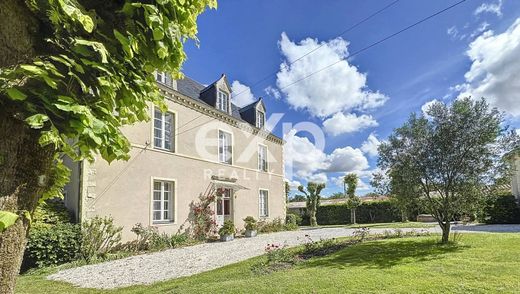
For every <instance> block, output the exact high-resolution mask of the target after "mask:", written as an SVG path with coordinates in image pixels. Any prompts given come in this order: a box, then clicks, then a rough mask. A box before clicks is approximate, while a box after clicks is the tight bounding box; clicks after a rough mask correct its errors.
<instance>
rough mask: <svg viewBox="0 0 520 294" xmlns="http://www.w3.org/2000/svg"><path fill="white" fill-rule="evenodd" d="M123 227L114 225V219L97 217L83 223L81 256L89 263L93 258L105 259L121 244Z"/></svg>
mask: <svg viewBox="0 0 520 294" xmlns="http://www.w3.org/2000/svg"><path fill="white" fill-rule="evenodd" d="M122 230H123V227H117V226H115V225H114V219H113V218H112V217H103V218H102V217H99V216H96V217H94V218H92V219H90V220H88V221H85V222H83V224H82V226H81V235H82V244H81V256H82V257H83V258H84V259H85V260H87V261H89V260H91V259H92V258H105V257H106V255H107V253H109V252H110V251H112V250H113V249H114V248H116V247H117V246H118V245H119V242H121V231H122Z"/></svg>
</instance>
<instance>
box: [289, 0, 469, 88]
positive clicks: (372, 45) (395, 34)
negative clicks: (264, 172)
mask: <svg viewBox="0 0 520 294" xmlns="http://www.w3.org/2000/svg"><path fill="white" fill-rule="evenodd" d="M465 1H466V0H461V1H459V2H457V3H455V4H452V5H450V6H448V7H446V8H444V9H442V10H439V11H437V12H435V13H434V14H431V15H429V16H427V17H425V18H423V19H421V20H419V21H417V22H414V23H413V24H411V25H409V26H407V27H405V28H403V29H401V30H399V31H397V32H395V33H393V34H390V35H388V36H386V37H384V38H383V39H380V40H379V41H377V42H374V43H372V44H370V45H368V46H366V47H363V48H361V49H359V50H357V51H355V52H354V53H352V54H350V55H349V56H347V58H350V57H353V56H355V55H358V54H359V53H361V52H364V51H366V50H368V49H370V48H372V47H374V46H377V45H379V44H381V43H383V42H384V41H386V40H389V39H391V38H393V37H395V36H397V35H399V34H401V33H403V32H405V31H407V30H409V29H411V28H413V27H415V26H417V25H419V24H421V23H423V22H425V21H427V20H429V19H431V18H434V17H435V16H437V15H439V14H441V13H444V12H446V11H448V10H450V9H452V8H454V7H456V6H458V5H460V4H462V3H463V2H465ZM344 60H345V58H341V59H340V60H338V61H336V62H334V63H331V64H329V65H327V66H325V67H322V68H320V69H319V70H317V71H315V72H312V73H310V74H308V75H306V76H304V77H303V78H300V79H298V80H296V81H294V82H292V83H290V84H289V85H286V86H284V87H282V88H280V90H283V89H287V88H289V87H290V86H292V85H294V84H297V83H299V82H301V81H303V80H305V79H307V78H309V77H311V76H313V75H315V74H317V73H319V72H322V71H324V70H326V69H328V68H330V67H332V66H334V65H336V64H338V63H340V62H341V61H344Z"/></svg>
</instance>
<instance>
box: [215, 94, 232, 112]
mask: <svg viewBox="0 0 520 294" xmlns="http://www.w3.org/2000/svg"><path fill="white" fill-rule="evenodd" d="M216 107H217V109H218V110H222V111H224V112H226V113H228V112H229V95H228V94H227V93H226V92H224V91H222V90H218V91H217V105H216Z"/></svg>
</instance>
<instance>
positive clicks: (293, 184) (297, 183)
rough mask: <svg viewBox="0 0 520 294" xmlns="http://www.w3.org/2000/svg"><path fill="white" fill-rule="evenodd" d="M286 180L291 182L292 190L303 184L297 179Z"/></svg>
mask: <svg viewBox="0 0 520 294" xmlns="http://www.w3.org/2000/svg"><path fill="white" fill-rule="evenodd" d="M285 181H287V182H288V183H289V188H290V189H291V190H298V187H299V186H300V185H301V183H300V182H299V181H296V180H293V181H290V180H287V179H285Z"/></svg>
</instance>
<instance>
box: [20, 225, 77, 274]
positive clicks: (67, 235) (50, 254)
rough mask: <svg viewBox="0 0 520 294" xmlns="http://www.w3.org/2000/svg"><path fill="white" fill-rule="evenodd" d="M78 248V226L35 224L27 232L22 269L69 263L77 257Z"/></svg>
mask: <svg viewBox="0 0 520 294" xmlns="http://www.w3.org/2000/svg"><path fill="white" fill-rule="evenodd" d="M80 247H81V229H80V226H79V225H76V224H69V223H58V224H55V225H53V226H46V225H41V224H35V225H34V226H33V227H32V228H31V230H30V232H29V237H28V240H27V246H26V248H25V253H24V259H23V265H22V269H23V270H27V269H29V268H32V267H45V266H51V265H59V264H62V263H67V262H71V261H73V260H75V259H76V258H77V257H78V255H79V252H80Z"/></svg>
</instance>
